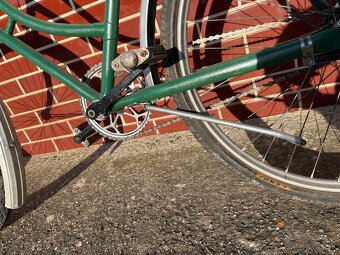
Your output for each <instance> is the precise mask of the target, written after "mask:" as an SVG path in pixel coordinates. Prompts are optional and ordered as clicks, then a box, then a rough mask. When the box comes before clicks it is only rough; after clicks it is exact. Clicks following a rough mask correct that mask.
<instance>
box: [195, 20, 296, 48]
mask: <svg viewBox="0 0 340 255" xmlns="http://www.w3.org/2000/svg"><path fill="white" fill-rule="evenodd" d="M291 20H296V18H287V19H285V20H283V21H276V22H270V23H265V24H261V25H256V26H250V27H247V28H243V29H238V30H235V31H230V32H228V33H223V34H217V35H214V36H209V37H205V38H201V39H197V40H195V41H193V42H192V45H193V46H194V45H200V44H204V43H207V42H213V41H216V40H220V39H225V38H227V37H231V36H237V35H241V34H245V33H248V32H251V31H256V30H259V29H262V28H268V26H269V25H270V26H276V25H282V24H286V23H288V22H290V21H291Z"/></svg>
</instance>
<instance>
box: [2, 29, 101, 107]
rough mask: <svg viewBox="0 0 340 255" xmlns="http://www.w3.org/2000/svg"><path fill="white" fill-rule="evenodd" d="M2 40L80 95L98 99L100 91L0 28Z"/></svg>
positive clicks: (91, 99) (88, 98) (90, 99)
mask: <svg viewBox="0 0 340 255" xmlns="http://www.w3.org/2000/svg"><path fill="white" fill-rule="evenodd" d="M0 41H1V42H2V43H4V44H6V45H7V46H8V47H10V48H11V49H13V50H14V51H16V52H18V53H19V54H20V55H22V56H23V57H25V58H27V59H29V60H30V61H31V62H32V63H33V64H35V65H37V66H39V67H40V68H41V69H42V70H44V71H45V72H47V73H48V74H50V75H51V76H53V77H55V78H57V79H58V80H59V81H61V82H63V83H64V84H65V85H67V86H68V87H69V88H71V89H72V90H74V91H75V92H76V93H78V94H79V95H81V96H83V97H85V98H86V99H87V100H89V101H91V102H93V101H94V100H97V99H98V93H97V92H96V91H95V90H93V89H91V88H89V87H88V86H86V85H85V84H84V83H82V82H81V81H79V80H78V79H76V78H75V77H73V76H72V75H71V74H69V73H68V72H66V71H65V70H63V69H62V68H60V67H59V66H57V65H56V64H54V63H52V62H50V61H49V60H47V59H46V58H45V57H44V56H43V55H42V54H40V53H39V52H36V51H35V50H34V49H32V48H31V47H29V46H27V45H26V44H24V43H23V42H22V41H20V40H19V39H17V38H15V37H13V36H11V35H7V34H6V33H5V32H4V31H3V30H1V29H0Z"/></svg>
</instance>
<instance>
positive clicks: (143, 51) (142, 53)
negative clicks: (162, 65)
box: [139, 50, 148, 58]
mask: <svg viewBox="0 0 340 255" xmlns="http://www.w3.org/2000/svg"><path fill="white" fill-rule="evenodd" d="M147 55H148V52H147V51H146V50H142V51H141V52H140V53H139V56H141V57H142V58H145V57H146V56H147Z"/></svg>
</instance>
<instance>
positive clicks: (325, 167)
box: [0, 0, 340, 224]
mask: <svg viewBox="0 0 340 255" xmlns="http://www.w3.org/2000/svg"><path fill="white" fill-rule="evenodd" d="M284 3H286V2H285V1H284ZM302 3H303V4H302ZM119 4H120V2H119V1H118V0H107V1H106V11H105V21H104V23H94V24H88V25H74V24H59V23H57V24H51V23H47V22H44V21H40V20H37V19H36V18H33V17H31V16H28V15H26V14H23V13H21V12H20V11H19V10H17V9H16V8H14V7H13V6H12V5H11V4H9V3H8V2H7V1H2V2H0V10H1V11H3V12H4V13H6V14H7V15H8V16H9V19H8V23H7V27H6V29H4V30H0V41H1V42H2V43H3V44H5V45H7V46H8V47H10V48H12V49H13V50H14V51H16V52H18V53H19V54H20V55H22V56H23V57H25V58H27V59H28V60H30V61H31V62H32V63H34V64H35V65H37V66H38V67H39V68H41V69H42V70H44V71H45V72H47V73H49V74H50V75H52V76H53V77H55V78H57V79H58V80H60V81H61V82H62V83H64V84H66V85H67V86H68V87H69V88H71V89H72V90H74V91H75V92H76V93H77V94H79V95H80V103H81V109H82V111H83V113H84V116H85V117H86V119H87V120H88V123H89V125H88V126H87V127H85V128H84V129H81V130H78V133H77V134H76V135H75V141H76V142H78V143H81V142H84V141H85V140H86V138H87V137H88V136H89V135H91V134H92V133H93V132H96V133H99V134H100V135H102V136H104V137H106V138H109V139H116V140H117V139H118V140H123V139H126V138H132V137H135V136H137V135H138V134H141V133H143V132H145V131H142V130H144V128H145V127H146V125H147V123H148V119H149V117H150V112H151V111H154V112H163V113H166V114H174V115H177V116H180V117H184V118H187V120H186V123H187V125H188V127H189V129H190V130H191V131H192V133H193V134H194V136H195V137H196V138H197V139H198V140H199V142H201V144H202V145H203V146H204V147H205V148H206V149H207V150H208V151H209V152H210V153H212V154H213V155H214V156H215V157H217V158H218V159H220V160H221V161H222V162H224V163H226V164H227V165H230V166H231V168H232V169H233V171H234V170H238V171H239V172H241V173H243V174H245V175H246V176H248V177H250V178H252V179H255V180H256V181H257V182H259V183H261V184H264V185H266V186H269V187H271V188H274V189H276V190H278V191H283V192H286V193H289V194H290V195H293V196H298V197H304V198H308V199H312V200H321V201H325V200H327V201H332V202H338V201H339V200H340V199H339V198H340V197H339V193H340V175H339V171H338V170H336V168H337V166H338V165H339V164H338V161H339V159H338V158H339V157H338V156H337V155H338V154H337V153H336V152H337V149H338V148H337V145H338V142H337V141H338V136H337V130H336V128H337V118H336V115H337V114H338V112H337V104H338V100H339V97H340V92H339V91H338V87H337V86H338V81H337V79H338V75H339V71H338V67H337V59H338V58H339V56H340V55H339V53H340V51H339V48H340V46H338V43H337V40H336V38H337V37H339V33H340V28H339V25H340V22H339V20H338V18H339V15H340V13H339V9H338V5H339V3H338V1H322V0H311V1H302V0H300V1H289V4H288V5H285V4H283V1H280V0H278V1H272V0H258V1H248V0H238V1H226V2H223V3H221V2H219V3H218V2H217V1H214V0H210V1H170V0H165V1H163V15H162V17H161V19H162V25H161V30H162V36H161V45H156V44H155V37H154V34H155V33H154V32H155V31H154V30H155V28H154V20H155V13H156V1H142V3H141V6H142V7H141V10H142V18H141V45H140V48H138V49H134V50H130V51H127V52H124V53H122V54H120V55H119V56H118V55H117V50H116V49H117V35H118V16H119ZM216 6H219V8H220V7H221V6H223V8H224V11H222V12H218V11H216ZM218 10H220V9H218ZM254 13H255V14H256V15H255V14H254ZM271 13H276V14H277V15H275V16H273V15H271ZM150 17H151V18H150ZM17 22H18V23H21V24H23V25H25V26H27V27H29V28H31V29H33V30H37V31H41V32H44V33H47V34H53V35H63V36H76V37H100V38H103V57H102V64H98V65H96V66H94V67H93V68H91V69H90V70H89V72H88V73H87V74H86V75H85V77H84V79H82V80H78V79H77V78H76V77H74V76H72V75H70V74H69V73H68V72H66V71H65V70H63V69H61V68H60V67H58V66H57V65H56V64H54V63H51V62H50V61H48V60H47V59H46V58H45V57H44V56H43V55H41V54H40V53H38V52H36V51H35V50H33V49H31V48H30V47H29V46H27V45H26V44H24V43H23V42H22V41H20V40H19V39H17V38H15V37H14V36H13V30H14V27H15V24H16V23H17ZM236 22H237V24H236ZM298 23H304V24H307V25H308V26H307V25H306V27H304V29H305V30H304V31H301V30H300V31H293V32H294V35H295V36H294V37H295V39H291V38H290V37H291V36H289V37H287V34H285V33H287V31H288V32H289V31H290V29H292V28H293V29H294V26H295V24H298ZM268 31H271V32H272V31H275V32H276V34H277V36H273V35H272V34H271V33H268ZM203 57H205V58H203ZM160 61H163V62H164V63H165V76H166V77H165V78H166V81H163V82H160V81H161V80H162V77H161V75H160V72H159V69H158V68H157V63H159V62H160ZM121 74H124V75H123V76H122V77H120V78H119V79H120V80H119V82H117V83H116V84H115V82H114V81H115V79H117V78H116V77H117V76H120V75H121ZM315 77H318V80H316V78H315ZM332 79H333V81H332ZM334 79H335V81H334ZM98 82H99V83H100V85H98ZM114 84H115V85H114ZM98 87H99V89H98ZM169 96H174V98H175V101H176V103H177V108H178V109H176V110H173V109H168V108H164V107H159V106H155V102H157V100H159V99H160V98H163V97H169ZM329 105H331V106H329ZM5 115H6V114H5V113H4V114H3V116H5ZM124 118H132V119H133V120H134V122H135V125H134V126H133V128H132V129H131V130H129V131H127V132H126V131H124V130H123V131H122V130H121V129H120V127H119V124H120V123H121V122H124ZM5 119H7V123H9V121H8V116H7V117H6V118H5ZM296 119H298V123H296ZM238 120H240V121H241V122H238ZM167 124H171V123H165V124H163V125H167ZM8 126H10V124H8ZM0 127H1V126H0ZM7 129H8V130H12V131H11V132H10V133H11V136H12V138H11V139H8V136H6V137H7V138H6V137H5V138H3V137H1V138H2V139H4V141H6V142H5V144H11V141H12V140H14V141H16V139H15V138H13V134H14V131H13V128H7ZM316 135H317V136H318V137H315V136H316ZM12 144H13V145H12V147H14V148H16V150H17V151H20V149H18V148H20V147H19V145H18V143H17V142H15V143H12ZM1 148H2V153H3V154H5V153H6V151H7V150H8V146H7V147H6V146H1ZM306 155H307V156H306ZM304 157H308V158H304ZM18 158H19V159H18ZM18 158H10V159H9V160H8V161H9V162H13V161H14V162H19V163H20V155H19V156H18ZM332 160H333V161H335V162H333V161H332ZM19 165H20V164H19ZM1 169H2V173H3V176H5V175H4V172H5V173H6V174H8V173H12V174H13V173H16V176H19V177H18V178H17V180H16V182H15V183H18V184H17V185H16V187H15V189H12V190H11V189H10V188H9V185H6V184H7V182H8V181H7V179H6V178H4V179H3V181H4V183H5V185H4V187H2V186H1V185H0V186H1V187H2V189H1V191H0V192H1V195H0V200H1V198H3V197H5V195H6V198H5V199H3V200H5V201H3V203H6V206H3V207H1V208H0V210H1V212H2V214H3V215H4V216H3V217H1V218H2V219H1V222H0V224H3V222H4V220H5V218H6V214H7V211H6V210H7V209H6V207H7V208H17V207H20V206H21V205H22V204H23V201H24V194H25V188H24V183H25V182H24V174H23V169H22V167H19V166H18V165H17V166H16V167H12V168H5V167H4V163H2V164H1ZM13 192H17V194H22V195H21V196H18V195H17V196H12V198H8V197H7V195H8V194H12V193H13ZM4 194H5V195H4ZM2 208H3V209H2Z"/></svg>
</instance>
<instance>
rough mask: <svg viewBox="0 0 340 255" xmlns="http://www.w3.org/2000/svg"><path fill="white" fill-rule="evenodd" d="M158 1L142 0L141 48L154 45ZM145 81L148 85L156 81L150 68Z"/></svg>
mask: <svg viewBox="0 0 340 255" xmlns="http://www.w3.org/2000/svg"><path fill="white" fill-rule="evenodd" d="M156 6H157V1H155V0H142V1H141V6H140V10H141V11H140V21H139V40H140V47H141V48H148V47H150V46H154V45H155V43H154V39H155V38H154V35H155V31H154V22H155V13H156ZM144 76H145V83H146V85H147V86H152V85H153V84H154V83H155V81H154V77H153V76H152V73H151V70H150V68H147V69H146V70H145V71H144Z"/></svg>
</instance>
